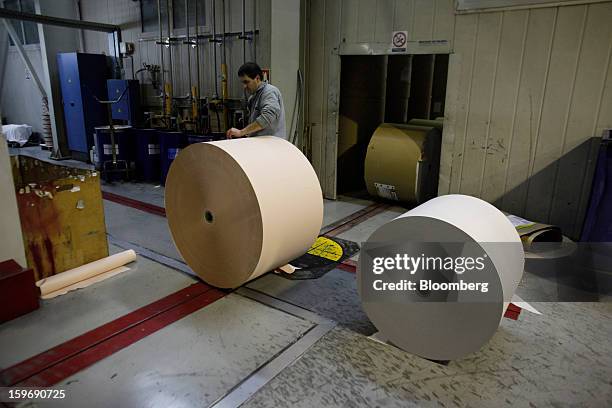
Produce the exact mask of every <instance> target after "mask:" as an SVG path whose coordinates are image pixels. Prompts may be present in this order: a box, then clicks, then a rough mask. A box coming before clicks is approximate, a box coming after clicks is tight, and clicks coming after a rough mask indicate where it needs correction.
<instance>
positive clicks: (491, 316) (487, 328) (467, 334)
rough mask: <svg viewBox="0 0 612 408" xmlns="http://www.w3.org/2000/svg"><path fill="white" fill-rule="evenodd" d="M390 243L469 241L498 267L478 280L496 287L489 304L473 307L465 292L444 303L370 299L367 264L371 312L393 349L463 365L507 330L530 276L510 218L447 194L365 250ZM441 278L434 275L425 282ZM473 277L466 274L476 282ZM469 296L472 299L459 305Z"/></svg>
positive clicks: (379, 234)
mask: <svg viewBox="0 0 612 408" xmlns="http://www.w3.org/2000/svg"><path fill="white" fill-rule="evenodd" d="M383 242H385V243H397V242H403V243H416V244H419V243H468V246H470V247H471V248H475V249H477V251H476V252H480V253H482V254H486V255H484V256H485V257H488V259H490V265H491V266H492V267H491V268H489V269H484V270H483V271H482V272H479V273H480V275H478V276H475V275H473V276H472V277H473V278H474V277H475V278H476V279H477V280H478V279H479V280H486V281H488V282H489V283H490V292H489V293H488V294H489V295H490V296H491V297H490V298H489V300H487V301H486V302H483V301H476V300H474V301H472V300H470V299H476V298H475V297H473V298H470V297H469V296H464V295H463V294H460V295H458V297H457V298H455V301H452V299H451V300H449V299H447V298H442V299H443V300H441V299H440V298H435V296H433V295H428V294H424V293H421V292H419V291H405V292H402V293H400V294H399V296H402V298H400V300H399V301H398V298H397V297H395V298H394V297H393V296H395V294H391V295H388V294H387V293H384V294H383V295H382V296H379V297H378V298H377V299H376V300H373V299H371V298H370V299H367V298H365V297H364V286H362V284H363V283H364V282H365V280H364V279H368V276H366V275H364V274H371V273H372V271H368V270H363V264H362V263H361V262H360V268H359V271H358V279H359V283H360V284H359V287H360V290H361V294H362V303H363V307H364V310H365V312H366V313H367V315H368V317H369V318H370V320H371V321H372V323H373V324H374V325H375V326H376V327H377V329H378V330H379V331H380V332H381V334H382V335H383V337H386V338H387V339H388V340H389V341H390V342H391V343H393V344H395V345H396V346H398V347H400V348H402V349H404V350H406V351H409V352H411V353H414V354H417V355H420V356H423V357H425V358H429V359H433V360H453V359H458V358H461V357H463V356H465V355H467V354H469V353H472V352H475V351H477V350H479V349H480V348H481V347H482V346H483V345H484V344H485V343H486V342H487V341H488V340H489V339H490V338H491V336H492V335H493V334H494V332H495V331H496V329H497V327H498V326H499V323H500V320H501V318H502V317H503V313H504V311H505V309H506V307H507V304H508V302H509V301H510V299H511V298H512V295H513V294H514V291H515V290H516V287H517V286H518V283H519V281H520V280H521V277H522V274H523V266H524V262H525V260H524V253H523V248H522V245H521V240H520V237H519V235H518V233H517V232H516V230H515V228H514V226H513V225H512V223H511V222H510V221H509V220H508V219H507V218H506V216H505V215H504V214H503V213H502V212H501V211H499V210H497V209H496V208H495V207H493V206H492V205H491V204H489V203H487V202H485V201H482V200H480V199H478V198H474V197H470V196H465V195H446V196H441V197H437V198H434V199H432V200H430V201H428V202H426V203H424V204H422V205H420V206H418V207H416V208H414V209H412V210H410V211H408V212H407V213H405V214H402V215H400V216H399V217H397V218H395V219H394V220H392V221H390V222H388V223H387V224H385V225H383V226H381V227H380V228H379V229H378V230H376V231H375V232H374V233H373V234H372V235H371V236H370V237H369V239H368V241H367V243H366V245H365V247H366V248H367V246H368V245H374V244H375V243H383ZM443 245H444V244H443ZM446 245H448V244H446ZM413 255H414V254H413ZM361 256H362V257H363V256H364V255H363V251H362V255H361ZM455 272H456V271H453V275H454V274H455ZM435 273H436V272H435V271H431V272H430V271H427V272H424V276H425V277H427V274H435ZM470 273H471V272H470ZM467 275H469V274H468V273H465V275H461V276H462V277H465V278H466V279H470V276H467ZM454 277H455V276H454ZM427 296H432V297H431V298H428V297H427ZM461 297H463V298H464V301H457V300H456V299H460V298H461ZM451 298H452V297H451ZM465 299H467V300H465Z"/></svg>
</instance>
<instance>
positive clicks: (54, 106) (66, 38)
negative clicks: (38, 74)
mask: <svg viewBox="0 0 612 408" xmlns="http://www.w3.org/2000/svg"><path fill="white" fill-rule="evenodd" d="M36 13H37V14H43V15H47V16H53V17H64V18H71V19H77V16H76V11H75V7H74V0H36ZM38 36H39V38H40V54H41V58H42V67H43V75H42V78H41V79H42V82H43V85H44V86H45V89H46V91H47V95H48V96H49V115H50V117H51V134H52V135H53V144H54V146H55V150H54V151H53V153H52V155H51V157H52V158H57V159H60V158H63V157H65V156H66V155H67V154H68V153H69V152H68V143H67V139H66V130H65V129H66V128H65V124H64V110H63V107H62V94H61V90H60V84H59V74H58V68H57V54H58V53H60V52H76V51H77V50H78V46H79V44H78V32H77V31H76V30H74V29H71V28H64V27H55V26H50V25H42V24H38Z"/></svg>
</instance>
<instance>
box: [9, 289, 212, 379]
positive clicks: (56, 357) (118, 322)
mask: <svg viewBox="0 0 612 408" xmlns="http://www.w3.org/2000/svg"><path fill="white" fill-rule="evenodd" d="M211 290H213V289H212V287H210V286H208V285H206V284H203V283H195V284H193V285H190V286H188V287H186V288H184V289H181V290H179V291H177V292H175V293H173V294H171V295H168V296H166V297H164V298H162V299H159V300H157V301H155V302H153V303H151V304H148V305H146V306H143V307H141V308H140V309H137V310H135V311H133V312H130V313H128V314H126V315H124V316H122V317H119V318H117V319H115V320H113V321H111V322H108V323H106V324H104V325H102V326H100V327H97V328H95V329H93V330H90V331H88V332H86V333H84V334H82V335H80V336H77V337H75V338H73V339H71V340H68V341H66V342H64V343H62V344H60V345H58V346H55V347H53V348H51V349H49V350H47V351H44V352H42V353H40V354H38V355H36V356H34V357H31V358H29V359H27V360H24V361H22V362H20V363H17V364H15V365H13V366H12V367H9V368H7V369H5V370H3V371H2V372H0V383H2V384H6V385H7V386H12V385H14V384H16V383H19V382H21V381H23V380H24V379H26V378H29V377H32V376H33V375H36V374H37V373H38V372H41V371H43V370H46V369H48V368H49V367H51V366H53V365H56V364H58V363H59V362H61V361H62V360H65V359H68V358H71V357H73V356H75V355H77V354H79V353H81V352H82V351H83V350H86V349H88V348H91V347H92V346H95V345H96V344H99V343H101V342H104V341H107V340H108V339H110V338H112V337H113V336H116V335H117V334H118V333H121V332H123V331H126V330H129V329H130V328H132V327H135V326H138V325H140V324H142V323H143V322H145V321H147V320H149V319H151V318H154V317H155V316H157V315H159V314H161V313H164V312H166V311H168V310H169V309H172V308H173V307H176V306H177V305H180V304H182V303H185V302H187V301H189V300H190V299H193V298H194V297H196V296H200V295H202V294H204V293H206V292H208V291H211Z"/></svg>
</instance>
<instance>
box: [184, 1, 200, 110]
mask: <svg viewBox="0 0 612 408" xmlns="http://www.w3.org/2000/svg"><path fill="white" fill-rule="evenodd" d="M197 1H198V0H196V3H197ZM196 24H197V22H196ZM185 36H186V37H187V77H188V78H189V80H188V81H189V87H188V91H187V92H188V94H189V102H193V100H192V95H191V38H190V37H189V0H185Z"/></svg>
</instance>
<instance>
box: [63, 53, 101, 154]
mask: <svg viewBox="0 0 612 408" xmlns="http://www.w3.org/2000/svg"><path fill="white" fill-rule="evenodd" d="M57 66H58V72H59V80H60V87H61V91H62V103H63V108H64V121H65V124H66V136H67V138H68V147H69V149H70V151H71V154H72V156H73V158H75V159H78V160H84V161H87V160H88V159H89V150H90V149H91V147H92V146H93V145H94V128H95V127H96V126H102V125H106V124H107V122H108V119H107V114H106V107H105V106H103V105H102V104H100V103H98V102H97V101H96V99H95V98H94V96H95V97H97V98H98V99H100V100H105V99H106V97H107V92H106V79H107V78H108V76H109V70H108V67H107V63H106V56H104V55H101V54H83V53H75V52H71V53H59V54H57Z"/></svg>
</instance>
